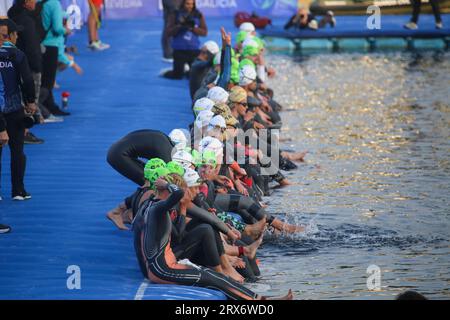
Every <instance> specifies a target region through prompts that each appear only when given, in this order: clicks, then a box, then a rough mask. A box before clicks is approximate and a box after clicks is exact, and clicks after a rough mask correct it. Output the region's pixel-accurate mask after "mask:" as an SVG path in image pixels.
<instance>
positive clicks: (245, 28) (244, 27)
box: [239, 22, 256, 32]
mask: <svg viewBox="0 0 450 320" xmlns="http://www.w3.org/2000/svg"><path fill="white" fill-rule="evenodd" d="M239 30H240V31H245V32H253V31H255V30H256V29H255V26H254V25H253V23H251V22H244V23H243V24H241V25H240V27H239Z"/></svg>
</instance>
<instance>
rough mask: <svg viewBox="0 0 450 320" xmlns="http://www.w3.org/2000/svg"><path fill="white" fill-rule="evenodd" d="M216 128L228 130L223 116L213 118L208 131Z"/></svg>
mask: <svg viewBox="0 0 450 320" xmlns="http://www.w3.org/2000/svg"><path fill="white" fill-rule="evenodd" d="M215 127H221V128H226V127H227V123H226V121H225V118H224V117H222V116H221V115H217V116H214V117H212V119H211V121H210V122H209V124H208V129H214V128H215Z"/></svg>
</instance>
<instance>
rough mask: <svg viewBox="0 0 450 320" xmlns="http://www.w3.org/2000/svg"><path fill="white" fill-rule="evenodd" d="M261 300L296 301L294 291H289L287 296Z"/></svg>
mask: <svg viewBox="0 0 450 320" xmlns="http://www.w3.org/2000/svg"><path fill="white" fill-rule="evenodd" d="M261 300H294V294H293V293H292V290H291V289H289V291H288V293H287V295H285V296H282V297H263V298H262V299H261Z"/></svg>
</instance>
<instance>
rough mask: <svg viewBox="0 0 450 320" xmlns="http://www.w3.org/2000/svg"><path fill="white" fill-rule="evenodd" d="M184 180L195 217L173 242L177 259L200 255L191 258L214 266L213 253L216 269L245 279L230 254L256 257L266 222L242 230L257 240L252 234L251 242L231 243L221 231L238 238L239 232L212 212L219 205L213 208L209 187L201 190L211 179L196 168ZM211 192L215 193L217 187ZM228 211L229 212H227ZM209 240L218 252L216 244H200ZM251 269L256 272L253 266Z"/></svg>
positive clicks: (189, 212) (189, 205) (201, 263)
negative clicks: (205, 245)
mask: <svg viewBox="0 0 450 320" xmlns="http://www.w3.org/2000/svg"><path fill="white" fill-rule="evenodd" d="M184 180H185V182H186V184H187V188H186V189H185V190H186V192H185V196H187V197H188V198H189V202H188V204H187V206H186V207H187V210H186V211H187V214H188V215H189V217H191V218H192V219H191V220H190V221H189V222H188V223H187V224H186V227H185V230H186V231H187V232H184V234H183V235H182V237H180V236H179V233H178V234H177V235H178V238H177V240H178V243H172V247H173V251H174V254H175V256H176V257H177V259H190V260H191V258H194V259H198V258H199V256H200V257H201V259H198V260H191V261H193V262H194V263H198V264H200V265H203V266H210V267H211V265H210V264H208V263H211V257H214V259H213V260H214V261H215V262H216V264H215V265H214V266H212V268H213V269H215V271H217V272H221V273H223V274H226V275H229V276H230V277H232V278H233V279H235V280H236V281H239V282H242V281H243V280H244V279H243V277H242V276H241V275H239V274H238V273H237V272H236V270H235V269H234V268H233V266H232V265H231V264H230V260H229V258H230V257H229V256H233V257H238V256H239V255H242V256H243V257H244V258H249V259H254V258H255V255H256V250H257V249H258V247H259V245H260V244H261V243H262V237H261V234H262V230H263V228H264V225H262V226H259V225H256V226H244V228H242V230H243V231H244V232H245V235H252V236H255V238H256V239H257V241H253V239H252V238H250V239H249V240H250V241H249V243H248V244H247V243H244V242H240V243H239V244H238V245H239V247H238V246H234V245H228V244H227V243H226V242H223V241H222V240H221V238H220V233H222V234H224V235H226V236H227V237H228V238H231V239H233V240H234V241H236V240H238V238H237V237H236V232H235V231H234V230H233V229H232V228H229V227H228V226H227V225H226V224H225V223H224V222H223V221H222V220H221V219H219V218H218V217H217V216H216V215H214V214H211V212H215V211H216V210H217V208H213V207H212V206H210V205H209V204H208V202H207V200H206V198H205V194H204V192H206V191H203V192H201V191H200V187H201V188H202V189H203V190H205V189H204V188H205V187H206V188H208V186H207V185H205V183H206V184H208V183H209V185H210V184H211V183H210V181H203V180H202V179H200V176H199V174H198V173H197V172H196V171H194V170H187V171H186V173H185V174H184ZM211 193H212V194H214V187H213V189H212V192H211ZM180 211H182V210H180ZM224 215H226V214H225V213H224ZM172 236H173V233H172ZM256 239H255V240H256ZM173 240H174V239H173V238H172V241H173ZM202 240H203V241H202ZM205 241H206V242H208V243H210V244H213V243H215V244H216V246H215V247H217V249H218V250H217V252H216V250H214V249H215V247H213V248H208V247H206V248H205V247H204V246H201V245H200V244H201V243H203V242H205ZM205 249H208V250H205ZM211 249H212V250H211ZM194 252H196V253H197V254H196V255H193V253H194ZM248 267H250V266H248ZM257 272H258V273H259V270H257ZM239 273H241V272H239ZM248 273H251V274H253V272H252V270H251V272H248ZM241 274H242V273H241Z"/></svg>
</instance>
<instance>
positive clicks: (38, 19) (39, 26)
mask: <svg viewBox="0 0 450 320" xmlns="http://www.w3.org/2000/svg"><path fill="white" fill-rule="evenodd" d="M47 1H48V0H42V1H39V2H37V3H36V9H35V10H34V20H35V23H36V32H37V34H38V35H39V42H42V41H44V39H45V38H46V37H47V34H48V33H49V31H50V30H51V28H52V26H51V25H50V27H49V28H48V29H45V28H44V24H43V23H42V9H43V7H44V4H45V3H46V2H47Z"/></svg>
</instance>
